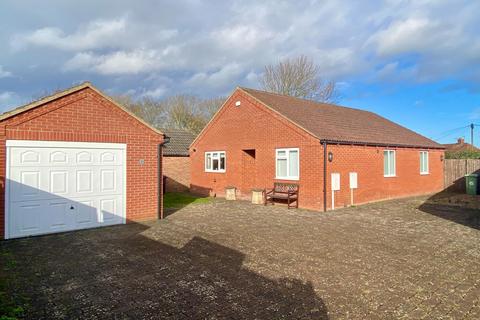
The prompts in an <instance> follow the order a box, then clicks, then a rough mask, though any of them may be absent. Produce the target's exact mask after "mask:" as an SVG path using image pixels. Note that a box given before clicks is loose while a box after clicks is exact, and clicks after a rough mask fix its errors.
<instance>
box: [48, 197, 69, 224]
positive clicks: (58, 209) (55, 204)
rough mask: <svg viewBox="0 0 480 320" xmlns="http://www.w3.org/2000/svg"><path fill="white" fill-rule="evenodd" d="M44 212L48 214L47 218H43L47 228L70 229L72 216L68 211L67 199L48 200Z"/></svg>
mask: <svg viewBox="0 0 480 320" xmlns="http://www.w3.org/2000/svg"><path fill="white" fill-rule="evenodd" d="M46 214H48V215H49V216H50V218H49V219H45V221H46V222H47V223H48V224H47V225H46V227H47V228H49V229H50V230H53V231H59V230H71V229H73V228H72V227H73V226H72V219H71V218H72V216H71V213H70V212H69V201H67V200H66V199H65V200H64V201H49V202H48V207H47V210H46Z"/></svg>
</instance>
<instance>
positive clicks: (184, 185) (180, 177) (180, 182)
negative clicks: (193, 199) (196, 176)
mask: <svg viewBox="0 0 480 320" xmlns="http://www.w3.org/2000/svg"><path fill="white" fill-rule="evenodd" d="M163 176H164V177H165V178H166V179H165V192H188V191H189V189H190V157H167V156H164V157H163Z"/></svg>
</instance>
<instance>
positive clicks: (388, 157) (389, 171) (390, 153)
mask: <svg viewBox="0 0 480 320" xmlns="http://www.w3.org/2000/svg"><path fill="white" fill-rule="evenodd" d="M395 175H396V172H395V150H384V151H383V176H384V177H395Z"/></svg>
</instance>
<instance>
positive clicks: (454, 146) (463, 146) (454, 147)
mask: <svg viewBox="0 0 480 320" xmlns="http://www.w3.org/2000/svg"><path fill="white" fill-rule="evenodd" d="M443 146H444V147H445V151H450V152H462V151H480V149H479V148H477V147H475V146H473V145H471V144H470V143H467V142H465V139H463V138H458V139H457V142H456V143H446V144H443Z"/></svg>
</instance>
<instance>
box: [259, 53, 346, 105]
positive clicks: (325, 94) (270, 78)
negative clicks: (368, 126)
mask: <svg viewBox="0 0 480 320" xmlns="http://www.w3.org/2000/svg"><path fill="white" fill-rule="evenodd" d="M260 83H261V85H262V87H263V89H264V90H265V91H269V92H275V93H279V94H284V95H289V96H293V97H297V98H305V99H311V100H316V101H320V102H335V101H336V100H337V99H338V92H337V88H336V83H335V81H332V80H330V81H326V80H324V79H322V77H321V76H320V68H319V67H318V65H316V64H315V63H314V62H313V60H312V59H311V58H308V57H307V56H304V55H302V56H299V57H297V58H291V59H285V60H284V61H281V62H279V63H277V64H275V65H268V66H265V73H264V74H263V77H262V78H261V79H260Z"/></svg>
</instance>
